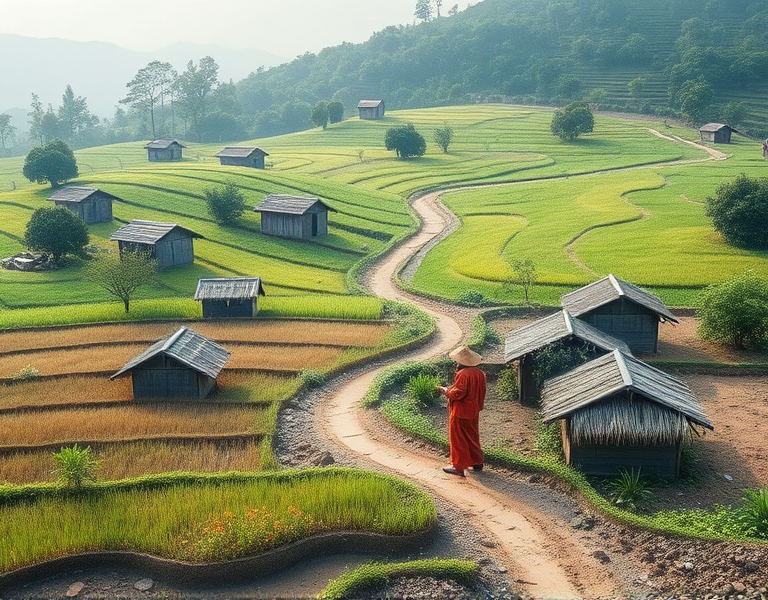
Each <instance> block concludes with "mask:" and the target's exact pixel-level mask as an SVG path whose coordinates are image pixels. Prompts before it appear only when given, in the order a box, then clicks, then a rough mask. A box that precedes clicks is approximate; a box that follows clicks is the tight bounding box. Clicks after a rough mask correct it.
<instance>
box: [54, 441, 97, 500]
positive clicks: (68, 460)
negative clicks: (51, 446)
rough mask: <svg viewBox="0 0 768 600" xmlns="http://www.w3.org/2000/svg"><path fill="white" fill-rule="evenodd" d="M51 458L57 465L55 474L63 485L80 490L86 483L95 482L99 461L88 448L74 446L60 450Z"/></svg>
mask: <svg viewBox="0 0 768 600" xmlns="http://www.w3.org/2000/svg"><path fill="white" fill-rule="evenodd" d="M53 458H54V460H55V461H56V463H57V464H58V465H59V468H58V469H56V470H55V472H56V473H58V474H59V481H60V482H62V483H63V484H64V485H66V486H69V487H73V488H75V489H80V488H82V487H83V484H84V483H85V482H86V481H96V469H98V467H99V461H98V460H96V459H95V458H94V456H93V454H92V453H91V447H90V446H86V447H85V448H80V447H79V446H78V445H77V444H75V445H74V446H72V447H71V448H62V449H61V450H60V451H59V452H55V453H54V454H53Z"/></svg>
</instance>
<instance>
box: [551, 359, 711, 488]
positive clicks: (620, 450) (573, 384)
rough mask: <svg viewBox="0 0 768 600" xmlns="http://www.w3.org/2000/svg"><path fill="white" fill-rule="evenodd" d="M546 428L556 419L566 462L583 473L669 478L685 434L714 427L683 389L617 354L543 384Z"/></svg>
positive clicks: (677, 469) (677, 463)
mask: <svg viewBox="0 0 768 600" xmlns="http://www.w3.org/2000/svg"><path fill="white" fill-rule="evenodd" d="M541 400H542V416H543V421H544V423H552V422H554V421H557V420H560V422H561V427H562V430H561V431H562V439H563V449H564V451H565V458H566V461H567V463H568V464H572V465H577V466H578V467H579V468H580V469H581V470H582V471H583V472H584V473H587V474H589V475H604V476H615V475H617V474H619V473H620V471H621V470H622V469H623V470H626V471H631V470H632V469H634V470H635V471H638V470H640V471H641V472H642V473H643V474H644V475H656V476H659V477H664V478H668V479H675V478H677V477H678V476H679V474H680V452H681V449H682V444H683V441H684V439H685V437H686V435H688V434H689V432H690V431H691V430H692V428H693V427H694V426H696V425H698V426H701V427H705V428H707V429H713V426H712V423H711V422H710V421H709V419H708V418H707V415H706V414H705V413H704V410H703V409H702V407H701V405H699V403H698V402H697V401H696V398H695V397H694V395H693V393H692V392H691V390H690V389H689V388H688V385H687V384H686V383H685V382H684V381H682V380H680V379H677V378H675V377H672V376H671V375H668V374H666V373H664V372H663V371H660V370H659V369H656V368H654V367H651V366H650V365H648V364H646V363H644V362H642V361H640V360H638V359H636V358H633V357H630V356H627V355H626V354H623V353H622V352H620V351H618V350H615V351H613V352H612V353H610V354H606V355H604V356H601V357H599V358H596V359H595V360H593V361H590V362H588V363H586V364H584V365H581V366H580V367H577V368H575V369H574V370H572V371H569V372H568V373H565V374H564V375H561V376H559V377H555V378H553V379H549V380H547V382H546V383H545V384H544V388H543V390H542V394H541Z"/></svg>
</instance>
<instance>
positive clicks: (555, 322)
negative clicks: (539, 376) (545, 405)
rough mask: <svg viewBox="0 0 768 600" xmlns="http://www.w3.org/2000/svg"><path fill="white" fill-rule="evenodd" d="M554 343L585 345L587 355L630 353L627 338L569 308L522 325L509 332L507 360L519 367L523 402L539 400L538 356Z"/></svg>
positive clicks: (520, 393) (531, 402)
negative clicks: (590, 322)
mask: <svg viewBox="0 0 768 600" xmlns="http://www.w3.org/2000/svg"><path fill="white" fill-rule="evenodd" d="M553 345H558V346H560V347H563V346H564V347H583V348H584V349H585V351H586V352H585V353H586V356H587V359H592V358H595V357H597V356H601V355H602V354H605V353H607V352H612V351H613V350H615V349H619V350H621V351H622V352H626V353H627V354H631V352H630V350H629V347H628V346H627V345H626V344H625V343H624V342H622V341H621V340H618V339H616V338H614V337H612V336H610V335H606V334H605V333H603V332H602V331H600V330H598V329H595V328H594V327H592V326H591V325H588V324H587V323H585V322H583V321H580V320H579V319H576V318H574V317H573V316H572V315H571V314H569V313H568V311H566V310H561V311H558V312H556V313H554V314H552V315H549V316H547V317H543V318H541V319H538V320H536V321H534V322H533V323H528V324H526V325H523V326H522V327H519V328H518V329H515V330H513V331H511V332H509V333H508V334H507V335H506V336H505V340H504V363H505V364H506V365H508V366H511V367H516V369H517V385H518V392H519V398H520V402H522V403H523V404H528V405H536V404H537V403H538V401H539V396H540V392H541V382H538V381H537V380H536V376H535V366H536V361H537V356H538V354H539V353H540V352H541V351H542V350H543V349H545V348H547V347H550V346H553Z"/></svg>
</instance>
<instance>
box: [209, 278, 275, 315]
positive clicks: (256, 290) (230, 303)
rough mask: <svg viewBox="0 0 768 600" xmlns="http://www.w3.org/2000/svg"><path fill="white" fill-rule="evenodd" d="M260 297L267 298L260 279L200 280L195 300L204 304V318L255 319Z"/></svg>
mask: <svg viewBox="0 0 768 600" xmlns="http://www.w3.org/2000/svg"><path fill="white" fill-rule="evenodd" d="M259 296H266V293H265V292H264V286H263V285H262V284H261V279H260V278H259V277H230V278H219V279H200V280H199V281H198V282H197V290H196V291H195V300H198V301H200V302H202V303H203V318H204V319H215V318H222V317H255V316H256V313H258V312H259V305H258V300H259Z"/></svg>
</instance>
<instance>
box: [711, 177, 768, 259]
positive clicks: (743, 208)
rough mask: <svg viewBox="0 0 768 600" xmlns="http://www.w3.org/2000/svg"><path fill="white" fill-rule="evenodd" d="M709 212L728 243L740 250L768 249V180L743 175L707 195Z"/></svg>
mask: <svg viewBox="0 0 768 600" xmlns="http://www.w3.org/2000/svg"><path fill="white" fill-rule="evenodd" d="M706 203H707V205H706V213H707V216H708V217H711V218H712V224H713V225H714V227H715V229H717V230H718V231H719V232H720V233H721V234H722V236H723V238H725V241H726V242H728V243H729V244H733V245H734V246H738V247H740V248H750V249H756V250H765V249H768V178H765V177H763V178H760V179H752V178H750V177H747V176H746V175H744V174H743V173H742V174H741V175H739V176H738V177H737V178H736V179H735V180H733V181H731V182H730V183H724V184H722V185H721V186H719V187H718V188H717V189H716V190H715V194H714V195H713V196H707V199H706Z"/></svg>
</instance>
